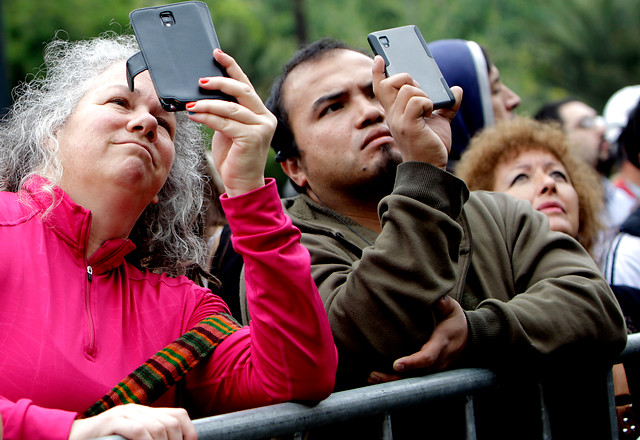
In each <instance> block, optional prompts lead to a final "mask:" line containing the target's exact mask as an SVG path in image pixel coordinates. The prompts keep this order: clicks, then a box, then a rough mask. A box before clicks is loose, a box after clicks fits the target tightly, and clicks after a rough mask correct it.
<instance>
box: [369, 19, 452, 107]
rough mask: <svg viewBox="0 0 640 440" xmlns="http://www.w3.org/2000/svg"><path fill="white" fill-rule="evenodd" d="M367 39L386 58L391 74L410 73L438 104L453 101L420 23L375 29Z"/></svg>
mask: <svg viewBox="0 0 640 440" xmlns="http://www.w3.org/2000/svg"><path fill="white" fill-rule="evenodd" d="M367 41H368V42H369V46H371V49H372V50H373V53H375V54H376V55H380V56H382V58H384V64H385V72H386V74H387V76H391V75H395V74H396V73H409V74H410V75H411V77H412V78H413V79H414V80H415V81H416V82H417V83H418V84H419V85H420V88H421V89H422V90H423V91H424V92H425V93H426V94H427V96H428V97H429V99H431V101H433V107H434V108H443V107H450V106H452V105H453V103H454V102H455V97H454V96H453V94H452V93H451V90H450V89H449V85H448V84H447V81H446V80H445V79H444V77H443V76H442V72H440V68H439V67H438V64H437V63H436V60H435V59H434V58H433V56H432V55H431V51H430V50H429V48H428V47H427V43H426V42H425V41H424V38H423V37H422V34H421V33H420V29H418V28H417V27H416V26H414V25H409V26H402V27H397V28H391V29H385V30H381V31H376V32H372V33H370V34H369V35H368V37H367Z"/></svg>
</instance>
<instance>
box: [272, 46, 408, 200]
mask: <svg viewBox="0 0 640 440" xmlns="http://www.w3.org/2000/svg"><path fill="white" fill-rule="evenodd" d="M372 66H373V61H372V60H371V59H370V58H369V57H367V56H366V55H363V54H361V53H358V52H355V51H351V50H345V49H337V50H334V51H331V52H328V53H327V54H325V55H324V56H322V57H321V58H320V59H319V60H316V61H312V62H307V63H303V64H301V65H299V66H298V67H296V68H295V69H294V70H293V71H292V72H291V73H290V74H289V75H288V77H287V79H286V80H285V83H284V87H283V99H284V106H285V109H286V111H287V114H288V115H289V123H290V126H291V130H292V132H293V134H294V138H295V141H296V144H297V146H298V149H299V150H300V157H299V158H297V159H289V161H292V160H293V161H297V163H298V167H297V169H298V174H297V175H296V176H295V177H293V176H292V174H291V173H289V172H288V174H289V175H290V177H292V178H293V180H294V181H295V182H296V183H297V184H298V185H299V186H302V187H305V186H309V187H310V188H311V189H312V190H313V191H314V192H315V193H316V194H317V195H318V196H319V197H320V199H324V198H323V195H322V194H325V195H327V194H331V195H333V194H335V191H338V192H342V191H350V190H353V191H358V190H363V189H364V188H366V186H368V185H371V184H372V183H374V184H376V183H378V182H377V181H378V180H379V179H381V178H387V177H388V176H387V175H388V174H389V173H391V174H392V176H391V177H392V178H393V175H395V166H396V165H397V164H398V163H400V162H401V161H402V157H401V155H400V152H399V150H398V149H397V147H396V146H395V144H394V141H393V138H392V137H391V133H390V132H389V128H388V127H387V125H386V123H385V115H384V110H383V108H382V106H381V105H380V103H379V102H378V101H377V99H376V98H375V97H374V95H373V88H372V83H371V80H372V76H371V69H372ZM285 171H286V167H285ZM327 192H329V193H327ZM321 193H322V194H321Z"/></svg>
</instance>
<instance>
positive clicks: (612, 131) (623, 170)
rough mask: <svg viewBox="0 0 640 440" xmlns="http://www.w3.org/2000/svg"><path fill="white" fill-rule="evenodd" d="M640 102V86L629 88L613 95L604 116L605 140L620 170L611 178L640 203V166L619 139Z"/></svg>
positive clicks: (615, 184)
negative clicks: (629, 155) (610, 147)
mask: <svg viewBox="0 0 640 440" xmlns="http://www.w3.org/2000/svg"><path fill="white" fill-rule="evenodd" d="M638 102H640V85H634V86H627V87H623V88H622V89H620V90H618V91H617V92H616V93H614V94H613V95H611V97H610V98H609V100H608V101H607V103H606V104H605V106H604V110H603V111H602V116H603V117H604V120H605V122H606V124H607V131H606V132H605V138H606V139H607V140H608V141H609V143H610V144H611V145H612V150H613V151H615V152H616V153H617V154H616V156H617V162H618V169H617V172H616V173H615V174H614V175H612V176H611V180H612V181H613V185H614V186H615V187H617V188H620V189H622V190H623V191H624V193H625V194H626V195H627V196H629V197H630V198H631V200H633V201H634V203H635V205H637V204H638V202H639V201H640V166H639V165H638V161H637V158H635V157H634V156H633V154H632V155H631V157H628V156H627V153H626V151H625V150H624V148H623V146H621V145H620V143H619V141H618V139H619V137H620V133H621V132H622V130H623V129H624V128H625V127H626V125H627V122H628V121H629V114H630V113H631V112H632V111H633V109H634V108H635V107H636V105H637V104H638Z"/></svg>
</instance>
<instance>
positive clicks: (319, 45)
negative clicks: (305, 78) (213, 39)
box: [266, 38, 364, 162]
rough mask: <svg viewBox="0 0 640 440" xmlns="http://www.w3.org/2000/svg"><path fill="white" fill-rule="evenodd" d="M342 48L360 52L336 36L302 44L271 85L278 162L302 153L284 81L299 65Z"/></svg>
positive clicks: (268, 104) (267, 104) (269, 102)
mask: <svg viewBox="0 0 640 440" xmlns="http://www.w3.org/2000/svg"><path fill="white" fill-rule="evenodd" d="M340 49H344V50H353V51H356V52H360V51H359V50H357V49H354V48H352V47H350V46H349V45H347V44H346V43H345V42H344V41H341V40H337V39H334V38H321V39H320V40H317V41H315V42H313V43H310V44H307V45H305V46H302V47H301V48H300V49H298V51H297V52H296V53H295V54H293V56H292V57H291V59H290V60H289V62H288V63H287V64H285V65H284V67H283V68H282V73H281V74H280V76H279V77H278V78H277V79H276V81H275V82H274V83H273V86H271V96H269V99H268V100H267V102H266V106H267V108H268V109H269V110H270V111H271V113H273V114H274V115H275V117H276V118H277V120H278V125H277V127H276V132H275V134H274V135H273V140H272V141H271V146H272V147H273V149H274V150H275V151H276V161H277V162H284V161H285V160H286V159H288V158H290V157H297V156H298V155H299V154H300V152H299V151H298V146H297V145H296V142H295V139H294V136H293V132H292V131H291V127H290V125H289V115H287V111H286V109H285V108H284V101H283V96H282V86H283V84H284V82H285V81H286V79H287V77H288V76H289V74H290V73H291V72H292V71H293V70H294V69H295V68H296V67H298V66H299V65H301V64H304V63H308V62H312V61H318V60H319V59H321V58H322V57H324V56H325V55H326V54H327V53H329V52H333V51H334V50H340ZM363 53H364V52H363Z"/></svg>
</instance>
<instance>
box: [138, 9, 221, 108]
mask: <svg viewBox="0 0 640 440" xmlns="http://www.w3.org/2000/svg"><path fill="white" fill-rule="evenodd" d="M129 20H130V21H131V26H132V28H133V31H134V33H135V36H136V39H137V41H138V44H139V45H140V52H138V53H137V54H135V55H134V56H132V57H131V58H129V60H127V82H128V84H129V88H130V89H131V90H133V86H134V78H135V76H136V75H138V74H139V73H141V72H143V71H144V70H146V69H149V73H150V74H151V79H152V81H153V85H154V87H155V89H156V93H157V94H158V98H160V102H161V104H162V107H163V108H164V109H165V110H167V111H179V110H184V108H185V104H186V103H188V102H192V101H197V100H199V99H226V100H233V98H231V97H230V96H228V95H226V94H224V93H222V92H219V91H216V90H205V89H202V88H201V87H200V86H199V85H198V79H199V78H201V77H207V76H226V72H225V70H224V68H223V67H222V66H220V65H218V63H216V62H215V60H214V59H213V50H214V49H215V48H219V47H220V44H219V43H218V37H217V35H216V31H215V29H214V27H213V21H212V20H211V14H210V13H209V8H208V7H207V4H206V3H204V2H200V1H186V2H181V3H173V4H168V5H163V6H152V7H148V8H141V9H135V10H133V11H131V13H130V14H129Z"/></svg>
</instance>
